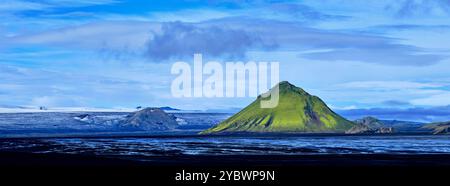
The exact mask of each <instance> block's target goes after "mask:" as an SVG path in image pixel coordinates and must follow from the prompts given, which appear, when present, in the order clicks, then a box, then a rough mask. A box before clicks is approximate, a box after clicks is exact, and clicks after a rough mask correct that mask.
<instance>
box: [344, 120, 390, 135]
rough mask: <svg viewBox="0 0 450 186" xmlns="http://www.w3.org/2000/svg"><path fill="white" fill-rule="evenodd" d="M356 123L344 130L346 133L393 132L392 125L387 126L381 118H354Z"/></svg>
mask: <svg viewBox="0 0 450 186" xmlns="http://www.w3.org/2000/svg"><path fill="white" fill-rule="evenodd" d="M355 123H356V125H355V126H353V127H352V128H351V129H349V130H347V131H345V133H347V134H386V133H394V128H393V127H387V126H386V125H385V124H384V123H383V122H382V121H381V120H379V119H377V118H374V117H365V118H362V119H358V120H355Z"/></svg>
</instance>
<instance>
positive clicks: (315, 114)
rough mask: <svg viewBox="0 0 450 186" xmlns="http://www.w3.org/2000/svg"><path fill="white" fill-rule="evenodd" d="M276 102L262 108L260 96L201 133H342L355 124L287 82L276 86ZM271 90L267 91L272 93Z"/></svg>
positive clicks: (316, 98)
mask: <svg viewBox="0 0 450 186" xmlns="http://www.w3.org/2000/svg"><path fill="white" fill-rule="evenodd" d="M276 86H278V88H279V103H278V106H277V107H275V108H261V106H260V103H261V100H263V98H262V97H261V96H259V97H258V98H257V99H256V100H255V101H254V102H253V103H251V104H250V105H249V106H247V107H245V108H244V109H243V110H241V111H240V112H238V113H237V114H235V115H233V116H232V117H230V118H228V119H227V120H225V121H223V122H221V123H219V124H218V125H216V126H214V127H212V128H210V129H208V130H205V131H203V132H201V134H210V133H228V132H315V133H325V132H327V133H328V132H330V133H344V132H345V131H346V130H348V129H350V128H351V127H353V126H354V125H355V124H354V123H353V122H351V121H348V120H346V119H345V118H343V117H341V116H339V115H338V114H336V113H335V112H333V111H332V110H331V109H330V108H329V107H328V106H327V105H326V104H325V103H324V102H323V101H322V100H321V99H320V98H319V97H317V96H313V95H310V94H309V93H307V92H306V91H304V90H303V89H301V88H299V87H296V86H294V85H292V84H290V83H289V82H287V81H283V82H280V83H279V84H277V85H276ZM274 90H275V89H274V88H272V89H271V90H270V91H274Z"/></svg>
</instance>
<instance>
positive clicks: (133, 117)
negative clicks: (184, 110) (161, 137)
mask: <svg viewBox="0 0 450 186" xmlns="http://www.w3.org/2000/svg"><path fill="white" fill-rule="evenodd" d="M175 119H176V118H175V117H173V116H171V115H168V114H167V113H165V112H164V111H163V110H161V109H160V108H145V109H142V110H140V111H137V112H133V113H131V114H129V115H128V116H126V118H125V120H124V121H123V122H121V124H120V126H121V127H128V128H138V129H143V130H170V129H175V128H176V127H178V123H177V122H176V120H175Z"/></svg>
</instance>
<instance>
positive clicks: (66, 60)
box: [0, 0, 450, 110]
mask: <svg viewBox="0 0 450 186" xmlns="http://www.w3.org/2000/svg"><path fill="white" fill-rule="evenodd" d="M0 16H1V17H2V21H1V22H0V42H1V43H2V44H1V45H0V106H18V105H20V106H39V105H45V106H48V107H105V108H119V107H135V106H137V105H144V106H166V105H169V106H173V107H179V108H184V109H222V108H233V107H243V106H245V105H247V104H248V103H249V102H251V101H252V100H253V98H220V99H219V98H216V99H208V98H190V99H186V98H184V99H175V98H172V97H171V96H170V84H171V81H172V80H173V79H174V78H175V76H174V75H171V74H170V67H171V64H172V63H173V62H175V61H177V60H185V61H192V55H193V54H192V53H193V52H195V51H200V52H201V53H203V54H204V60H205V61H208V60H217V61H230V60H231V61H238V60H239V61H244V62H245V61H249V60H253V61H279V62H280V75H281V79H282V80H288V81H290V82H291V83H294V84H296V85H297V86H300V87H302V88H304V89H305V90H307V91H308V92H310V93H312V94H315V95H318V96H319V97H321V98H322V99H323V100H324V101H325V102H327V103H328V104H329V105H330V107H332V108H334V109H337V110H345V109H373V108H389V109H404V110H407V109H414V108H423V109H432V108H440V109H442V108H443V107H445V108H446V106H448V105H450V75H449V72H450V59H449V51H450V22H448V20H449V18H450V2H449V1H445V0H411V1H406V0H396V1H388V0H368V1H357V0H345V1H344V0H304V1H283V0H274V1H264V0H260V1H237V0H234V1H221V0H214V1H197V0H188V1H174V0H169V1H144V0H140V1H125V0H77V1H74V0H41V1H25V0H4V1H2V3H1V4H0ZM186 46H190V47H186Z"/></svg>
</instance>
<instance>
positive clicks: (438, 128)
mask: <svg viewBox="0 0 450 186" xmlns="http://www.w3.org/2000/svg"><path fill="white" fill-rule="evenodd" d="M423 128H425V129H430V130H432V132H433V134H450V121H447V122H439V123H430V124H427V125H425V126H424V127H423Z"/></svg>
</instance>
